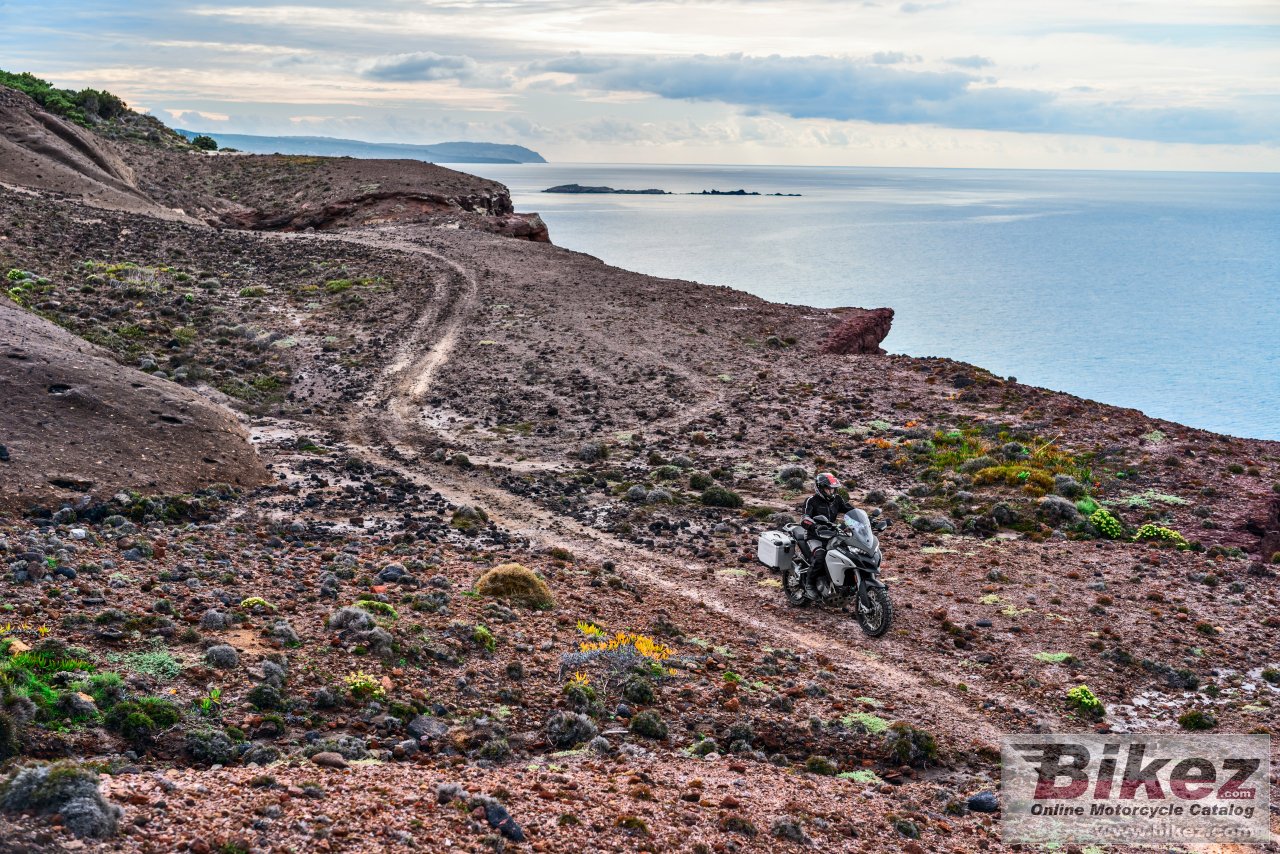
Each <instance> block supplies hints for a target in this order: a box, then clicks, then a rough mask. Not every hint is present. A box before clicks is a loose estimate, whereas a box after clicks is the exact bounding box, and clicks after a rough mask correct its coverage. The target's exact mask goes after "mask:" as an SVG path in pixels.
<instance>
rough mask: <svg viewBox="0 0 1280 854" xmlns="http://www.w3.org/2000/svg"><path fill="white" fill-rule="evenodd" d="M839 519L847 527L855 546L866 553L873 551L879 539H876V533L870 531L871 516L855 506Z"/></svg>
mask: <svg viewBox="0 0 1280 854" xmlns="http://www.w3.org/2000/svg"><path fill="white" fill-rule="evenodd" d="M841 521H843V522H844V524H845V526H846V527H847V528H848V529H849V537H850V539H852V540H853V544H854V545H855V546H857V547H858V548H860V549H862V550H863V551H864V552H866V553H867V554H874V553H875V550H876V547H877V546H878V545H879V541H878V540H876V535H875V534H873V533H871V518H870V517H869V516H867V512H866V511H865V510H861V509H859V508H857V507H855V508H853V509H852V510H850V511H849V512H848V513H846V514H844V519H842V520H841Z"/></svg>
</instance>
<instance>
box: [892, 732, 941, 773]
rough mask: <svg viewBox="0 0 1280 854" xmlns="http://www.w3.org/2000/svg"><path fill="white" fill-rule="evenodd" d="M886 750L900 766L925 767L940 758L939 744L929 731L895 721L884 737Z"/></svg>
mask: <svg viewBox="0 0 1280 854" xmlns="http://www.w3.org/2000/svg"><path fill="white" fill-rule="evenodd" d="M884 743H885V749H886V752H887V753H888V755H889V757H890V759H891V760H892V761H894V762H896V763H897V764H898V765H911V766H915V767H924V766H925V765H928V764H929V763H930V762H933V761H934V760H935V759H937V758H938V742H937V739H935V738H934V737H933V734H932V733H930V732H928V731H927V730H923V729H920V728H918V727H914V726H912V725H911V724H909V723H907V722H906V721H894V722H893V723H891V724H889V729H888V730H887V731H886V732H885V736H884Z"/></svg>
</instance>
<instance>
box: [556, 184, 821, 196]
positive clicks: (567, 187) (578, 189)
mask: <svg viewBox="0 0 1280 854" xmlns="http://www.w3.org/2000/svg"><path fill="white" fill-rule="evenodd" d="M542 192H544V193H578V194H582V195H609V194H611V195H616V196H785V197H788V198H797V197H799V196H800V194H799V193H757V192H754V191H751V190H703V191H701V192H698V193H673V192H671V191H669V190H656V189H648V190H615V189H614V188H613V187H586V186H583V185H582V184H560V185H559V186H556V187H548V188H547V189H545V190H543V191H542Z"/></svg>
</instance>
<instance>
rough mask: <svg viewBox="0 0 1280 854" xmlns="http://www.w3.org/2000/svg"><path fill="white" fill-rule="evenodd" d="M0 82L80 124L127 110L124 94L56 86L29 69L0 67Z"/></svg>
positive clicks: (116, 115)
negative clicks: (20, 70)
mask: <svg viewBox="0 0 1280 854" xmlns="http://www.w3.org/2000/svg"><path fill="white" fill-rule="evenodd" d="M0 84H3V85H5V86H8V87H10V88H12V89H17V90H18V91H19V92H22V93H25V94H26V95H28V96H30V97H31V99H32V100H33V101H35V102H36V103H37V104H39V105H40V106H42V107H44V108H45V109H46V110H48V111H49V112H51V113H53V114H55V115H59V116H63V117H64V118H67V119H70V120H71V121H73V122H75V123H76V124H78V125H81V126H83V127H93V126H94V125H95V124H98V123H99V122H102V121H108V120H110V119H114V118H118V117H119V116H122V115H124V114H125V113H128V112H129V105H128V104H126V103H125V102H124V99H123V98H120V97H119V96H117V95H113V94H111V93H110V92H104V91H102V90H100V89H81V90H80V91H78V92H77V91H75V90H73V89H59V88H58V87H56V86H54V85H53V84H52V83H50V82H49V81H48V80H42V79H40V78H39V77H36V76H35V75H34V74H32V73H31V72H29V71H24V72H22V73H21V74H14V73H13V72H11V71H5V70H3V69H0Z"/></svg>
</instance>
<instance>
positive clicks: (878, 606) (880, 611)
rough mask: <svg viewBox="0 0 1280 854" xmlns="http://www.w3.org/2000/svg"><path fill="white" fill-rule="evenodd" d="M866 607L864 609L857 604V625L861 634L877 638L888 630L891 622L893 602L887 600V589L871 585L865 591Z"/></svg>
mask: <svg viewBox="0 0 1280 854" xmlns="http://www.w3.org/2000/svg"><path fill="white" fill-rule="evenodd" d="M867 599H868V600H869V601H868V603H867V604H868V607H867V609H866V610H865V611H864V610H863V608H862V605H861V604H859V605H858V625H859V626H861V627H862V632H863V634H865V635H867V636H868V637H873V638H878V637H880V636H881V635H883V634H884V633H885V632H887V631H889V626H890V625H891V624H892V623H893V602H891V601H889V591H888V590H885V589H884V588H883V587H872V588H871V589H870V590H868V591H867Z"/></svg>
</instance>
